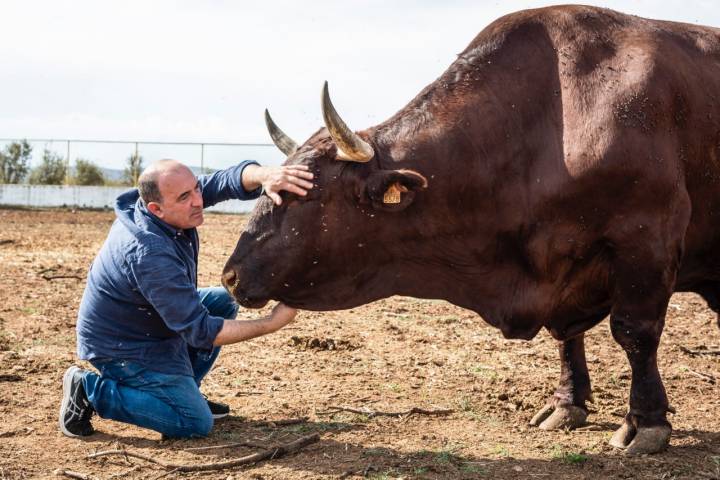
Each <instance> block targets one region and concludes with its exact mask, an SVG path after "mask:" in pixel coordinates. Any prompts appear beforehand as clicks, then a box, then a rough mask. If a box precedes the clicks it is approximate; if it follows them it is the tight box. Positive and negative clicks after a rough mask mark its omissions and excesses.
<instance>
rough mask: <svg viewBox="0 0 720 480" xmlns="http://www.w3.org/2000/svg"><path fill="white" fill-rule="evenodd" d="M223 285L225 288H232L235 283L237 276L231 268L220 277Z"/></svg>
mask: <svg viewBox="0 0 720 480" xmlns="http://www.w3.org/2000/svg"><path fill="white" fill-rule="evenodd" d="M222 279H223V283H224V284H225V286H226V287H227V288H229V289H230V288H233V287H234V286H235V283H236V282H237V274H236V273H235V270H233V269H232V268H231V269H230V270H228V271H227V272H225V273H223V275H222Z"/></svg>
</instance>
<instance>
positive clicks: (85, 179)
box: [74, 158, 105, 185]
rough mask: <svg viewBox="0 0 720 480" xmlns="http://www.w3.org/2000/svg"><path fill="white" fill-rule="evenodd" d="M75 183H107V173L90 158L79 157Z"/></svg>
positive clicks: (76, 164)
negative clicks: (104, 173)
mask: <svg viewBox="0 0 720 480" xmlns="http://www.w3.org/2000/svg"><path fill="white" fill-rule="evenodd" d="M74 183H75V185H105V175H103V173H102V170H100V167H98V166H97V165H95V164H94V163H93V162H91V161H90V160H84V159H82V158H78V159H77V160H76V161H75V177H74Z"/></svg>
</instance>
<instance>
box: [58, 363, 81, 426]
mask: <svg viewBox="0 0 720 480" xmlns="http://www.w3.org/2000/svg"><path fill="white" fill-rule="evenodd" d="M78 370H80V368H79V367H76V366H74V365H73V366H72V367H70V368H68V369H67V370H66V371H65V375H63V396H62V401H61V402H60V412H59V414H58V426H59V427H60V431H61V432H62V433H63V435H65V436H67V437H73V438H75V437H79V436H80V435H75V434H74V433H72V432H71V431H69V430H68V429H67V428H65V423H64V422H63V412H64V411H65V409H66V408H67V406H68V402H70V387H71V386H72V379H73V375H75V372H76V371H78Z"/></svg>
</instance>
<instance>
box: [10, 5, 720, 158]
mask: <svg viewBox="0 0 720 480" xmlns="http://www.w3.org/2000/svg"><path fill="white" fill-rule="evenodd" d="M594 3H595V4H597V5H601V6H607V7H610V8H614V9H617V10H621V11H624V12H627V13H633V14H637V15H642V16H646V17H652V18H661V19H668V20H676V21H685V22H691V23H702V24H706V25H712V26H716V27H717V26H720V8H719V7H718V6H717V4H716V3H715V2H713V1H710V0H685V1H683V2H656V1H649V0H634V1H633V0H623V1H599V2H594ZM548 4H549V3H547V2H541V1H531V0H509V1H503V2H482V1H464V0H463V1H461V0H457V1H453V0H445V1H439V0H438V1H434V0H433V1H431V0H424V1H420V0H418V1H409V0H407V1H392V0H363V1H343V2H340V1H330V0H327V1H312V0H308V1H291V0H288V1H283V0H280V1H278V0H266V1H263V2H249V1H248V2H244V1H230V0H227V1H220V0H217V1H194V2H190V1H161V0H153V1H146V0H144V1H127V0H125V1H115V2H110V1H97V0H94V1H62V2H61V1H56V0H48V1H33V0H22V1H21V0H18V1H12V0H0V12H1V15H2V27H1V28H0V58H2V63H1V65H2V67H0V79H1V80H0V85H1V87H2V88H0V138H5V137H13V138H14V137H42V138H81V139H123V140H124V139H129V140H164V141H197V142H214V141H216V142H260V143H266V142H269V137H268V135H267V133H266V130H265V125H264V123H263V117H262V114H263V110H264V108H266V107H268V108H269V109H270V112H271V113H272V115H273V117H274V118H275V121H276V122H277V123H278V124H279V125H280V126H281V128H282V129H283V130H285V132H286V133H288V134H289V135H291V136H292V137H294V138H295V139H296V140H297V141H299V142H302V141H304V140H305V139H306V138H307V137H308V136H309V135H310V134H311V133H312V132H314V131H315V130H316V129H317V128H319V127H320V126H321V125H322V117H321V112H320V90H321V87H322V83H323V81H324V80H328V81H329V82H330V92H331V96H332V98H333V101H334V103H335V105H336V107H337V108H338V110H339V111H340V113H341V115H342V116H343V118H344V119H345V120H346V121H347V122H348V123H349V125H350V126H351V128H353V129H356V130H360V129H363V128H366V127H368V126H371V125H374V124H376V123H379V122H381V121H382V120H384V119H385V118H387V117H388V116H390V115H392V114H393V113H394V112H396V111H397V110H398V109H400V108H401V107H402V106H404V105H405V104H406V103H407V102H408V101H409V100H410V99H411V98H412V97H414V96H415V94H417V93H418V91H420V89H422V88H423V87H424V86H425V85H427V84H428V83H430V82H432V81H433V80H434V79H435V78H437V77H438V76H439V75H440V74H441V73H442V72H443V71H444V70H445V68H447V66H448V65H449V64H450V63H451V62H452V61H453V60H454V58H455V55H456V54H457V53H459V52H460V51H462V50H463V49H464V47H465V46H466V45H467V44H468V43H469V42H470V40H472V38H473V37H474V36H475V35H476V34H477V33H478V32H479V31H480V30H482V29H483V28H484V27H485V26H486V25H487V24H488V23H490V22H491V21H493V20H494V19H495V18H497V17H499V16H501V15H504V14H506V13H510V12H512V11H515V10H521V9H524V8H533V7H538V6H545V5H548ZM57 149H58V150H59V151H61V152H64V147H60V146H57ZM165 150H168V149H165ZM150 153H151V154H150V156H151V157H152V156H160V157H161V156H168V155H166V154H165V153H166V152H164V151H163V147H159V148H156V149H153V150H152V151H151V152H150ZM254 153H255V152H253V151H249V154H254ZM210 155H211V156H212V153H211V154H210ZM245 156H247V155H245ZM260 156H262V155H260Z"/></svg>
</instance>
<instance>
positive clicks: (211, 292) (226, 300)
mask: <svg viewBox="0 0 720 480" xmlns="http://www.w3.org/2000/svg"><path fill="white" fill-rule="evenodd" d="M199 293H200V300H201V302H202V304H203V305H204V306H205V308H207V309H208V312H210V315H215V316H217V317H223V318H235V317H236V316H237V312H238V305H237V303H235V299H234V298H233V297H232V296H231V295H230V294H229V293H228V291H227V290H225V289H224V288H222V287H209V288H201V289H199Z"/></svg>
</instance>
